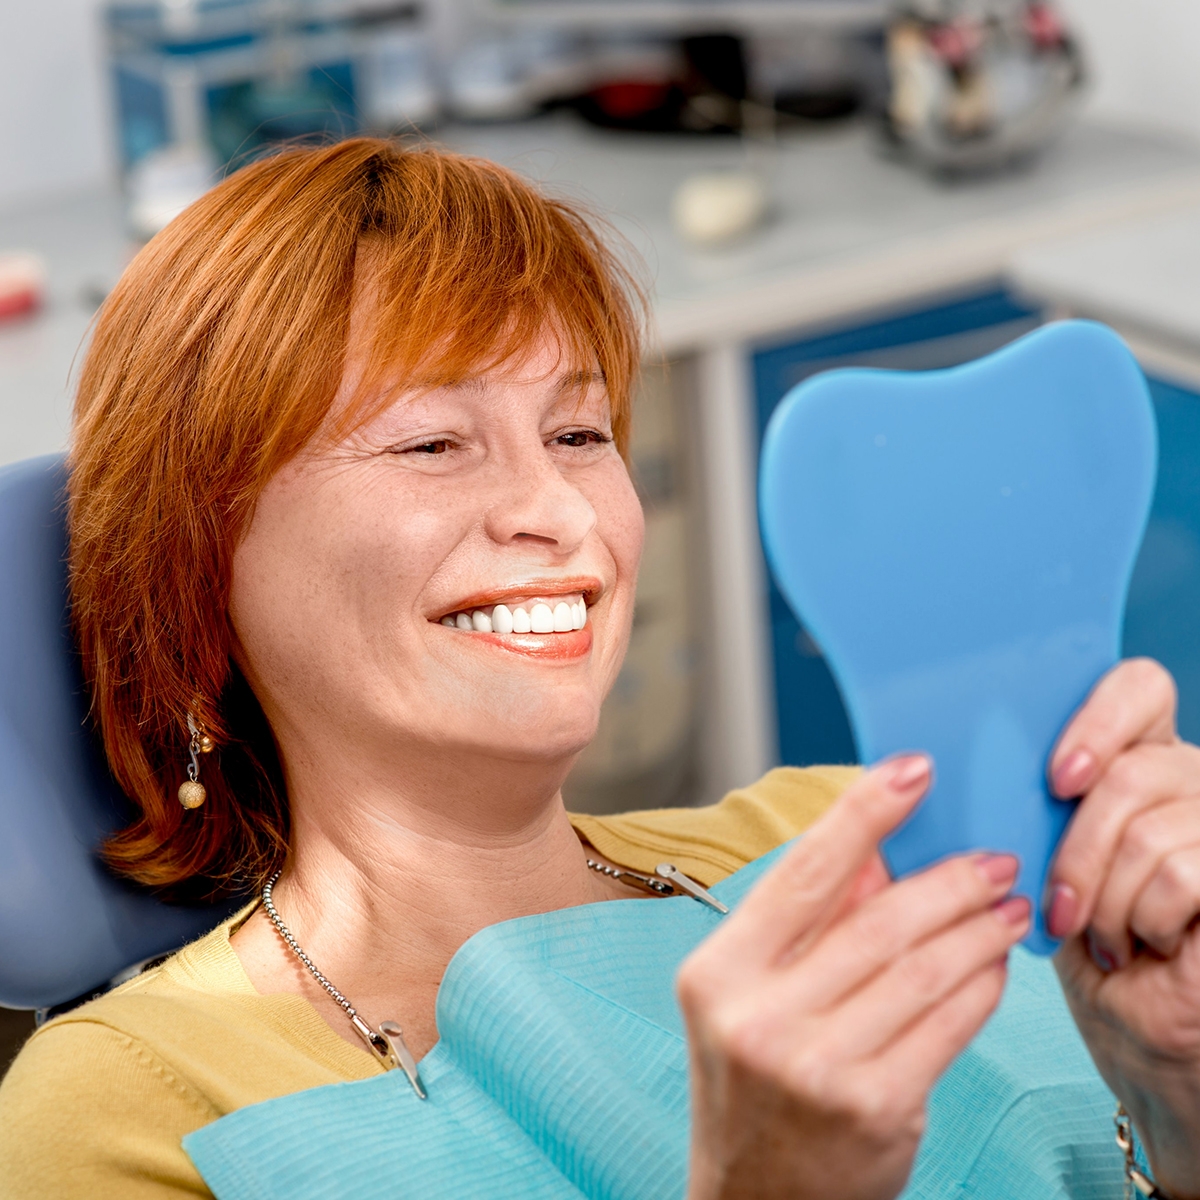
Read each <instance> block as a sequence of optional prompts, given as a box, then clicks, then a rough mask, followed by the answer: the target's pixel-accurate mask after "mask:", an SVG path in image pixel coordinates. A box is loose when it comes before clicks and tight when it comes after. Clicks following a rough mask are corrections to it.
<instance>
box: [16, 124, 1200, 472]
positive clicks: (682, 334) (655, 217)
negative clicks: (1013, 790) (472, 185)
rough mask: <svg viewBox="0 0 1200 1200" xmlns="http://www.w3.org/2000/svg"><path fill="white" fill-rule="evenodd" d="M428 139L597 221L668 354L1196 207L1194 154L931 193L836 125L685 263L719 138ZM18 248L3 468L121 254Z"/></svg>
mask: <svg viewBox="0 0 1200 1200" xmlns="http://www.w3.org/2000/svg"><path fill="white" fill-rule="evenodd" d="M444 140H445V141H446V142H448V143H449V144H450V145H452V146H454V147H456V148H460V149H464V150H468V151H470V152H473V153H480V154H485V155H487V156H488V157H491V158H495V159H497V160H499V161H501V162H505V163H508V164H510V165H513V166H515V167H517V168H518V169H520V170H522V171H524V172H526V173H528V174H530V175H532V176H534V177H535V178H537V179H539V180H542V181H543V182H544V183H546V184H547V185H548V186H549V187H551V188H553V189H556V190H561V191H564V192H568V193H570V194H571V195H573V196H576V197H581V198H582V199H584V200H585V201H588V202H589V203H590V204H591V206H592V207H593V208H594V209H597V210H599V211H601V212H602V213H604V214H606V215H607V216H609V217H610V219H612V221H613V223H614V225H615V226H616V227H617V228H618V229H619V230H620V231H621V232H622V233H623V234H625V236H626V237H628V239H629V240H630V242H631V243H632V245H633V247H634V249H635V250H636V251H637V252H639V253H640V254H641V255H643V256H644V257H645V258H646V260H647V263H648V269H649V275H650V281H651V284H652V287H653V293H654V300H655V316H656V323H657V329H658V335H659V338H660V340H661V343H662V348H663V349H664V350H665V351H666V352H667V353H669V354H672V355H676V354H683V353H686V352H687V351H689V350H692V349H696V348H702V347H707V346H710V345H712V344H714V343H717V342H723V343H729V342H731V341H749V342H754V341H756V340H762V339H769V338H771V337H775V336H779V335H782V334H784V333H787V332H789V331H791V330H796V329H800V328H802V327H806V326H813V325H818V324H823V323H844V322H845V321H846V320H848V319H853V317H854V315H855V314H858V313H862V312H864V311H869V310H871V309H876V308H886V307H888V306H894V305H897V304H902V303H904V302H905V301H907V300H910V299H912V298H914V297H917V296H921V295H923V294H930V293H936V292H939V291H949V290H953V289H955V288H958V287H963V286H969V285H971V284H974V283H977V282H979V281H981V280H985V279H988V278H992V277H997V276H999V275H1000V274H1001V273H1002V272H1003V271H1004V270H1005V268H1006V267H1007V266H1008V264H1009V263H1010V261H1011V260H1012V259H1013V257H1014V256H1015V255H1017V254H1018V253H1019V252H1020V251H1022V250H1023V249H1025V248H1026V247H1028V246H1030V245H1033V244H1037V243H1040V242H1046V241H1051V240H1054V239H1061V238H1062V237H1064V236H1066V235H1072V234H1076V235H1077V234H1079V233H1080V232H1081V231H1087V230H1095V229H1100V228H1105V227H1107V226H1110V225H1113V224H1114V223H1119V222H1121V221H1123V220H1129V219H1131V218H1146V217H1153V218H1155V219H1158V218H1160V217H1164V216H1166V215H1168V214H1172V213H1175V212H1178V211H1180V210H1181V209H1191V208H1195V207H1196V206H1200V148H1195V147H1192V146H1189V145H1185V144H1181V143H1179V142H1175V141H1170V140H1166V139H1155V138H1151V137H1148V136H1140V135H1133V134H1129V133H1122V132H1117V131H1113V130H1109V129H1104V128H1101V127H1097V126H1091V125H1086V124H1083V125H1079V126H1077V127H1075V128H1073V129H1072V130H1070V131H1069V132H1068V134H1067V135H1066V136H1065V137H1064V138H1063V140H1062V141H1061V142H1060V143H1059V144H1058V145H1057V146H1056V147H1055V148H1054V149H1053V150H1052V151H1051V152H1049V153H1047V154H1046V155H1045V156H1044V157H1043V158H1042V159H1041V160H1040V161H1039V162H1037V163H1035V164H1033V165H1032V166H1031V167H1029V168H1027V169H1025V170H1023V171H1021V172H1019V173H1015V174H1009V175H1001V176H997V177H994V178H992V179H989V180H985V181H975V182H963V183H957V184H947V183H939V182H937V181H935V180H932V179H930V178H928V177H926V176H924V175H922V174H920V173H918V172H916V171H914V170H911V169H910V168H908V167H906V166H904V165H901V164H899V163H896V162H893V161H890V160H889V159H887V158H885V157H883V156H882V155H880V154H879V153H878V151H877V150H876V148H875V145H874V141H873V138H872V135H871V132H870V131H869V130H868V129H866V128H865V127H862V126H859V125H853V124H852V125H849V126H840V127H838V128H834V129H823V130H816V131H813V132H805V133H791V134H789V135H788V136H786V137H785V138H782V139H781V140H780V142H779V143H778V145H777V147H776V148H775V149H773V150H771V149H766V150H762V151H759V150H756V151H755V152H754V153H755V160H754V161H755V164H756V165H758V166H761V167H762V168H763V169H764V170H765V172H766V174H767V176H768V178H769V180H770V186H771V191H772V194H773V199H774V213H773V216H772V219H771V221H770V222H769V223H768V224H767V225H766V226H765V227H764V228H762V229H761V230H759V231H757V232H756V233H754V234H752V235H751V236H749V237H748V238H746V239H745V240H744V241H743V242H741V243H739V244H736V245H732V246H729V247H727V248H724V249H721V250H700V249H696V248H694V247H691V246H689V245H687V244H685V243H684V242H683V241H682V240H681V238H680V237H679V235H678V234H677V233H676V232H675V230H674V229H673V227H672V226H671V223H670V219H669V205H670V199H671V196H672V194H673V192H674V190H675V188H676V187H677V186H678V184H679V183H680V182H681V181H682V180H683V179H684V178H686V177H687V176H688V175H689V174H691V173H693V172H695V171H700V170H712V169H719V168H722V167H731V166H738V165H742V164H743V163H744V162H745V151H744V150H743V149H742V147H741V146H740V144H739V143H738V142H736V141H734V140H733V139H728V140H726V139H719V138H686V137H684V138H670V137H657V136H646V135H634V134H618V133H610V132H605V131H601V130H595V129H590V128H588V127H585V126H581V125H580V124H579V123H577V122H576V121H574V120H572V119H570V118H568V117H566V116H560V117H553V118H548V119H544V120H539V121H534V122H529V123H525V124H521V125H512V126H497V127H487V128H485V127H474V128H467V129H462V128H460V129H454V130H449V131H447V132H446V133H445V135H444ZM1198 244H1200V243H1198ZM23 249H32V250H36V251H38V252H40V253H42V254H43V255H44V256H45V257H46V259H47V262H48V264H49V268H50V295H49V303H48V305H47V308H46V309H45V310H44V312H43V313H42V314H40V315H38V316H36V317H31V318H27V319H22V320H17V321H10V322H8V323H5V324H0V462H9V461H13V460H15V459H18V458H22V457H25V456H27V455H30V454H36V453H42V452H45V451H48V450H53V449H56V448H59V447H61V446H62V445H63V444H64V441H65V437H66V430H67V422H68V415H69V389H70V384H69V379H68V377H69V374H70V370H71V365H72V361H73V360H74V359H75V357H76V353H77V350H78V348H79V346H80V343H81V340H82V339H83V337H84V335H85V333H86V329H87V325H88V322H89V321H90V319H91V315H92V311H93V308H92V306H93V304H94V302H95V295H96V294H97V293H102V292H103V291H104V290H105V289H107V288H108V287H109V286H111V284H112V282H113V281H114V280H115V279H116V277H117V275H118V274H119V272H120V270H121V267H122V265H123V263H124V262H125V261H127V259H128V255H129V254H130V252H131V249H130V247H129V245H128V243H127V242H126V240H125V238H124V235H123V233H122V229H121V223H120V206H119V202H118V200H117V198H116V197H115V196H114V195H112V194H103V193H101V194H89V195H77V196H71V197H64V198H62V199H60V200H57V201H54V202H47V203H43V204H41V205H38V206H36V207H31V208H26V209H24V210H21V211H18V212H12V213H9V214H7V215H5V216H0V252H2V251H4V250H23ZM85 293H90V294H85Z"/></svg>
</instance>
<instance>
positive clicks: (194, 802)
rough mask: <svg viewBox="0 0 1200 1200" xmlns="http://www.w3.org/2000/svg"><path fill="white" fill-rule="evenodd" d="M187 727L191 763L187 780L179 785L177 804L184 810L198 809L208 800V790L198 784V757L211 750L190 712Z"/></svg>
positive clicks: (205, 735) (208, 741)
mask: <svg viewBox="0 0 1200 1200" xmlns="http://www.w3.org/2000/svg"><path fill="white" fill-rule="evenodd" d="M187 727H188V733H190V734H191V735H192V738H191V741H190V742H188V755H189V756H190V757H191V762H189V763H188V767H187V778H186V779H185V780H184V781H183V782H182V783H181V784H180V785H179V803H180V804H182V805H183V807H184V808H199V807H200V805H202V804H203V803H204V801H205V800H207V799H208V789H207V788H206V787H205V786H204V784H202V783H201V782H200V755H201V754H207V753H208V752H209V751H210V750H211V749H212V748H213V740H212V738H210V737H209V736H208V734H207V733H205V732H204V730H203V729H202V728H201V727H200V726H199V725H197V724H196V719H195V717H193V716H192V714H191V713H190V712H189V713H188V715H187Z"/></svg>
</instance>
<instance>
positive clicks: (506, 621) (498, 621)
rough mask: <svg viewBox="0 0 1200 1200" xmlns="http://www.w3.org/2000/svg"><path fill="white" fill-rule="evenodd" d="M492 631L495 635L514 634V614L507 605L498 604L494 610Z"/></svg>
mask: <svg viewBox="0 0 1200 1200" xmlns="http://www.w3.org/2000/svg"><path fill="white" fill-rule="evenodd" d="M519 611H520V610H519V609H518V612H519ZM492 630H493V631H494V632H495V633H512V631H513V614H512V611H511V610H510V609H509V607H508V605H507V604H497V605H496V607H495V608H493V609H492Z"/></svg>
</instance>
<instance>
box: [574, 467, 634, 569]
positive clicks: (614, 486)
mask: <svg viewBox="0 0 1200 1200" xmlns="http://www.w3.org/2000/svg"><path fill="white" fill-rule="evenodd" d="M588 499H589V500H590V501H591V504H592V507H593V509H594V510H595V512H596V529H597V532H598V533H599V534H600V537H601V539H602V540H603V541H604V544H605V545H606V546H607V547H608V552H609V553H610V554H611V555H612V557H613V562H614V563H615V564H616V567H617V582H618V585H619V586H622V587H631V586H632V585H633V583H634V581H635V578H636V575H637V569H638V564H639V563H640V562H641V558H642V545H643V543H644V541H645V538H646V518H645V514H644V513H643V512H642V505H641V502H640V501H639V500H638V497H637V492H636V491H635V490H634V487H633V481H632V480H631V479H630V478H629V474H628V472H627V471H626V470H625V466H624V464H623V463H622V464H620V469H619V471H613V472H612V473H611V475H609V476H608V477H607V478H606V479H605V481H604V483H603V485H602V486H601V487H598V488H596V489H595V494H594V495H591V496H589V497H588Z"/></svg>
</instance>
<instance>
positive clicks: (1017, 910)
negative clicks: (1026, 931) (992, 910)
mask: <svg viewBox="0 0 1200 1200" xmlns="http://www.w3.org/2000/svg"><path fill="white" fill-rule="evenodd" d="M1031 911H1032V907H1031V905H1030V903H1029V900H1028V898H1027V897H1025V896H1010V897H1009V898H1008V899H1007V900H1001V901H1000V903H999V904H997V905H996V916H998V917H999V918H1000V919H1001V920H1002V921H1004V922H1006V923H1007V924H1009V925H1027V924H1028V923H1029V914H1030V912H1031Z"/></svg>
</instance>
